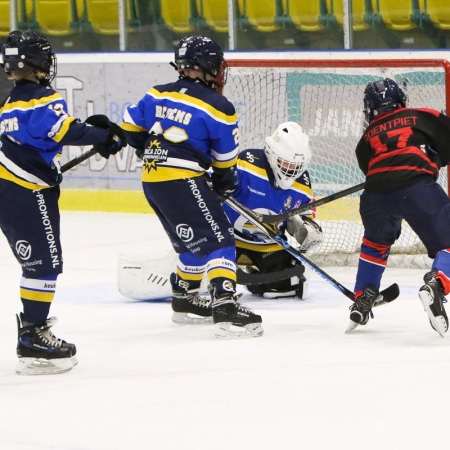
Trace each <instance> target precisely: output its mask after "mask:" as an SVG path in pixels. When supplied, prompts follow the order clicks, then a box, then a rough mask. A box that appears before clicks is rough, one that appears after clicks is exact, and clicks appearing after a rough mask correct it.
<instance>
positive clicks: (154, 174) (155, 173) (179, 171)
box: [141, 165, 205, 183]
mask: <svg viewBox="0 0 450 450" xmlns="http://www.w3.org/2000/svg"><path fill="white" fill-rule="evenodd" d="M204 173H205V172H196V171H195V170H190V169H183V168H180V167H170V166H167V167H165V166H156V167H155V166H151V167H149V168H147V167H146V166H145V165H144V167H143V168H142V177H141V180H142V181H144V182H147V183H157V182H160V181H171V180H180V179H182V178H195V177H200V176H202V175H203V174H204Z"/></svg>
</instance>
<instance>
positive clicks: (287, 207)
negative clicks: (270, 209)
mask: <svg viewBox="0 0 450 450" xmlns="http://www.w3.org/2000/svg"><path fill="white" fill-rule="evenodd" d="M283 206H284V210H285V211H289V210H290V209H291V208H292V197H291V196H289V197H288V198H287V199H286V200H285V201H284V204H283Z"/></svg>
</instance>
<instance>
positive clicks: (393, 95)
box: [364, 78, 406, 123]
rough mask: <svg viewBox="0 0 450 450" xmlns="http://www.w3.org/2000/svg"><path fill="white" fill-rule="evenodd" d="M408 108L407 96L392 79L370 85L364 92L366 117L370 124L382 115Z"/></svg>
mask: <svg viewBox="0 0 450 450" xmlns="http://www.w3.org/2000/svg"><path fill="white" fill-rule="evenodd" d="M405 106H406V95H405V93H404V92H403V91H402V90H401V89H400V87H399V86H398V84H397V83H396V82H395V81H394V80H391V79H390V78H385V79H384V80H379V81H376V82H374V83H369V84H368V85H367V86H366V89H365V91H364V115H365V116H366V119H367V120H368V121H369V123H370V122H371V121H372V120H373V119H375V118H376V117H377V116H379V115H380V114H384V113H386V112H389V111H393V110H395V109H398V108H404V107H405Z"/></svg>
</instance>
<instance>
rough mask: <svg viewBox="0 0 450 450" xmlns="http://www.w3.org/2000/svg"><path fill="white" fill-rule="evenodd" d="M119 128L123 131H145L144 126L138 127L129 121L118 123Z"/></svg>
mask: <svg viewBox="0 0 450 450" xmlns="http://www.w3.org/2000/svg"><path fill="white" fill-rule="evenodd" d="M120 128H122V130H125V131H131V132H132V133H141V132H142V131H145V132H146V131H147V129H146V128H144V127H140V126H138V125H135V124H134V123H130V122H122V123H121V124H120Z"/></svg>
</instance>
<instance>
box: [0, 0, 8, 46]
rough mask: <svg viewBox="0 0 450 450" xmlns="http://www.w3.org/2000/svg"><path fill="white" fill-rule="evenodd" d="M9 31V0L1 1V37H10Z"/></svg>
mask: <svg viewBox="0 0 450 450" xmlns="http://www.w3.org/2000/svg"><path fill="white" fill-rule="evenodd" d="M9 31H10V21H9V0H0V36H2V37H4V36H8V34H9Z"/></svg>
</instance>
